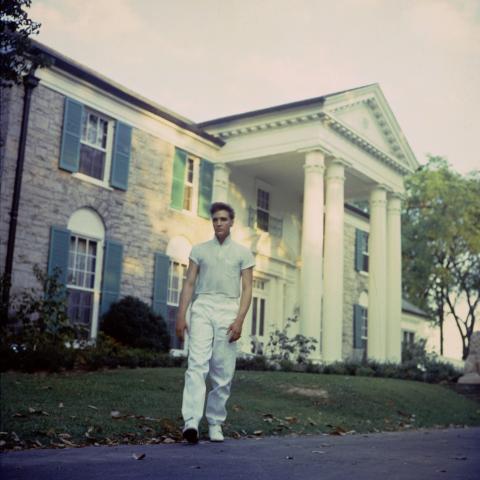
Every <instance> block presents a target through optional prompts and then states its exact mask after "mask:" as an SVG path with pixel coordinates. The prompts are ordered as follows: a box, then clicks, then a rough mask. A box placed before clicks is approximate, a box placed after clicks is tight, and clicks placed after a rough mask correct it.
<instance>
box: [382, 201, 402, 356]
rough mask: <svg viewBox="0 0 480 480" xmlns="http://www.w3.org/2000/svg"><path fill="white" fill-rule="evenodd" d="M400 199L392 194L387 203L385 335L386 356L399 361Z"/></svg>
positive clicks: (400, 298)
mask: <svg viewBox="0 0 480 480" xmlns="http://www.w3.org/2000/svg"><path fill="white" fill-rule="evenodd" d="M400 210H401V199H400V196H399V195H392V196H391V197H389V199H388V203H387V335H386V346H387V351H386V357H387V360H388V361H390V362H396V363H400V361H401V359H402V349H401V327H400V322H401V317H402V246H401V219H400Z"/></svg>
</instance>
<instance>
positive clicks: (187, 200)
mask: <svg viewBox="0 0 480 480" xmlns="http://www.w3.org/2000/svg"><path fill="white" fill-rule="evenodd" d="M192 190H193V188H192V187H191V186H189V185H185V191H184V192H185V193H184V197H183V208H184V210H191V209H192Z"/></svg>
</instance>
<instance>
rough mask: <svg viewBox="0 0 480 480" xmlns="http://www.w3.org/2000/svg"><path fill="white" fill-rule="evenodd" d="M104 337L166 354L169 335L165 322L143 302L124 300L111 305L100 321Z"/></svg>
mask: <svg viewBox="0 0 480 480" xmlns="http://www.w3.org/2000/svg"><path fill="white" fill-rule="evenodd" d="M101 328H102V330H103V332H105V334H107V335H109V336H111V337H112V338H114V339H116V340H118V341H119V342H120V343H122V344H123V345H126V346H130V347H134V348H144V349H151V350H157V351H161V352H167V351H168V349H169V346H170V335H169V334H168V331H167V326H166V324H165V321H164V320H163V319H162V317H161V316H159V315H156V314H155V313H154V312H153V311H152V309H151V308H150V306H149V305H147V304H146V303H145V302H143V301H142V300H140V299H138V298H136V297H132V296H127V297H124V298H122V299H121V300H119V301H118V302H115V303H113V304H112V305H111V306H110V309H109V311H108V312H107V313H106V314H105V315H104V316H103V318H102V325H101Z"/></svg>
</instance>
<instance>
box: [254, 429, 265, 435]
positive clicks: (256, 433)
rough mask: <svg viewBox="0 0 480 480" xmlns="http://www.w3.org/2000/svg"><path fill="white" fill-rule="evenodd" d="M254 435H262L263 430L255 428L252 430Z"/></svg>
mask: <svg viewBox="0 0 480 480" xmlns="http://www.w3.org/2000/svg"><path fill="white" fill-rule="evenodd" d="M253 434H254V435H263V430H255V431H254V432H253Z"/></svg>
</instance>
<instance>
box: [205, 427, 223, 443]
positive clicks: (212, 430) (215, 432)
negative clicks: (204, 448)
mask: <svg viewBox="0 0 480 480" xmlns="http://www.w3.org/2000/svg"><path fill="white" fill-rule="evenodd" d="M208 436H209V437H210V441H211V442H223V441H224V440H225V439H224V438H223V433H222V427H221V426H220V425H209V426H208Z"/></svg>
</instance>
